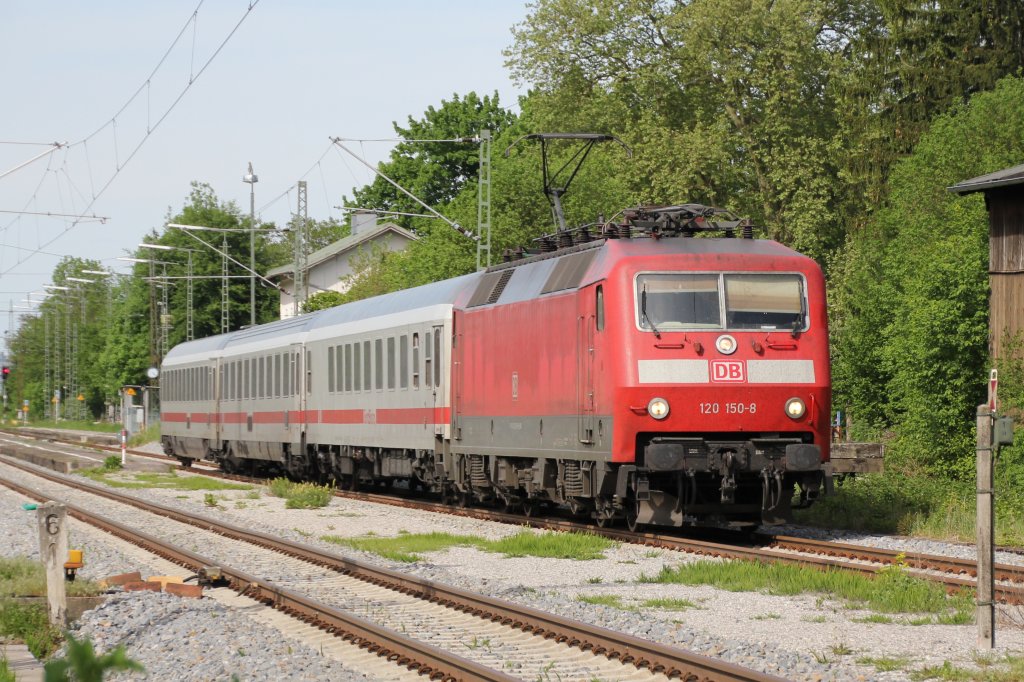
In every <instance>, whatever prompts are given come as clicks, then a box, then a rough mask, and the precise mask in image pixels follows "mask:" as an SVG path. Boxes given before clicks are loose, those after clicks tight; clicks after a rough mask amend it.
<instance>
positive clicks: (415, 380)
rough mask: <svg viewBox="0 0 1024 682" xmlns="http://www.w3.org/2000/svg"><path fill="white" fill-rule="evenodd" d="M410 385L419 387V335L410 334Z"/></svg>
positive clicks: (415, 387)
mask: <svg viewBox="0 0 1024 682" xmlns="http://www.w3.org/2000/svg"><path fill="white" fill-rule="evenodd" d="M412 387H413V388H414V389H417V388H419V387H420V335H419V332H417V333H415V334H413V335H412Z"/></svg>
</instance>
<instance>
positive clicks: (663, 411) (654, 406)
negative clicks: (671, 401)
mask: <svg viewBox="0 0 1024 682" xmlns="http://www.w3.org/2000/svg"><path fill="white" fill-rule="evenodd" d="M647 414H649V415H651V416H652V417H654V418H655V419H664V418H665V417H667V416H668V401H667V400H665V399H664V398H652V399H651V402H649V403H647Z"/></svg>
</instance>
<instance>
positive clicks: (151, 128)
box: [0, 0, 259, 275]
mask: <svg viewBox="0 0 1024 682" xmlns="http://www.w3.org/2000/svg"><path fill="white" fill-rule="evenodd" d="M258 4H259V0H250V1H249V3H248V5H247V7H246V9H245V12H244V13H243V14H242V16H241V18H240V19H239V20H238V21H237V22H236V23H235V25H234V26H233V27H232V28H231V30H230V31H229V32H228V34H227V36H225V37H224V39H223V40H222V41H221V42H220V43H219V44H218V45H217V47H216V49H215V50H214V51H213V53H212V54H211V55H210V56H209V57H208V58H207V59H206V60H205V61H204V62H203V63H202V65H201V66H200V67H199V69H198V70H196V69H195V64H194V63H193V64H192V66H191V68H190V73H189V79H188V82H187V83H186V84H185V85H184V86H183V87H182V88H181V91H180V92H179V93H178V95H177V97H175V98H174V100H173V101H172V102H171V103H170V105H168V106H167V108H166V109H165V110H164V111H163V113H162V114H161V115H160V116H159V118H157V120H156V121H155V122H154V121H152V120H151V118H150V116H151V114H150V113H148V112H147V121H146V130H145V133H144V134H143V135H142V137H141V139H139V141H138V143H137V144H136V145H135V146H134V147H133V148H131V150H130V152H129V153H128V154H127V156H125V158H124V159H123V160H122V159H121V156H120V151H119V149H117V146H116V126H117V119H118V116H120V115H121V114H122V113H123V112H124V111H125V110H126V109H127V108H128V107H129V106H130V105H131V104H132V102H134V101H135V100H136V98H138V96H139V94H140V93H142V92H143V91H146V90H148V88H149V87H150V85H151V82H152V79H153V77H154V76H155V75H156V73H157V72H158V71H159V70H160V68H161V67H162V66H163V64H164V62H165V61H166V60H167V57H168V55H170V53H171V52H172V51H173V49H174V47H175V46H176V45H177V44H178V42H179V41H180V40H181V36H182V35H184V33H185V31H186V30H187V29H188V26H189V25H192V26H193V30H195V26H196V23H197V20H198V13H199V9H200V8H201V7H202V5H203V2H202V0H201V1H200V3H199V4H198V5H197V6H196V9H195V10H193V12H192V14H191V15H189V19H188V20H187V21H186V22H185V25H184V26H183V27H182V29H181V30H180V31H179V32H178V35H177V36H176V37H175V39H174V41H173V42H172V43H171V45H170V47H168V49H167V50H166V51H165V53H164V55H163V56H162V57H161V59H160V61H159V62H158V63H157V65H156V67H155V68H154V69H153V71H152V72H151V73H150V75H149V77H148V78H147V79H146V80H145V81H144V82H143V84H142V85H141V86H139V88H138V89H136V91H135V93H134V94H132V96H131V97H129V98H128V100H127V101H126V102H125V103H124V105H123V106H122V107H121V108H120V109H118V111H117V113H115V114H114V116H113V117H112V118H111V119H109V120H108V121H107V122H106V123H104V124H103V125H102V126H100V127H99V128H97V129H96V130H95V131H93V132H92V133H91V134H90V135H88V136H86V137H85V138H83V139H82V140H79V141H78V142H75V143H72V144H70V145H64V146H63V147H61V148H63V149H65V150H66V149H67V148H68V147H77V146H82V147H83V149H84V150H87V147H86V145H87V143H88V141H89V140H91V139H92V138H94V137H95V136H96V135H98V134H99V133H100V132H101V131H103V130H104V129H106V128H108V127H112V128H113V130H114V131H115V157H116V162H115V170H114V172H113V173H112V174H111V176H110V177H109V178H107V180H106V182H104V183H103V184H102V185H100V187H99V190H98V191H96V190H93V192H92V198H91V199H90V200H89V202H88V204H87V205H86V207H85V208H84V209H83V210H82V211H81V213H82V214H86V213H88V211H90V210H91V209H92V207H93V205H95V203H96V201H97V200H98V199H99V198H100V197H101V196H102V195H103V194H104V193H105V192H106V190H107V189H108V188H109V187H110V185H111V184H112V183H113V182H114V180H115V179H116V178H117V177H118V176H119V175H120V174H121V172H122V171H123V170H124V168H125V167H126V166H127V165H128V163H130V162H131V160H132V159H133V158H134V157H135V155H136V154H137V153H138V152H139V150H140V149H141V148H142V146H143V145H144V144H145V143H146V141H147V140H148V139H149V138H150V137H151V136H152V134H153V133H154V132H155V131H156V130H157V128H159V127H160V124H161V123H163V121H164V120H166V118H167V117H168V116H169V115H170V113H171V112H172V111H174V109H175V108H176V107H177V105H178V103H179V102H181V100H182V98H183V97H184V96H185V94H186V93H187V92H188V91H189V90H190V89H191V88H192V86H193V85H194V84H195V83H196V81H197V80H198V79H199V77H200V76H202V75H203V73H204V72H205V71H206V69H207V68H208V67H209V66H210V64H211V63H212V62H213V60H214V59H216V58H217V56H218V55H219V54H220V53H221V51H222V50H223V49H224V47H225V45H227V43H228V42H229V41H230V40H231V38H232V37H233V36H234V35H235V33H236V32H237V31H238V29H239V28H240V27H241V25H242V23H243V22H244V21H245V19H246V18H248V16H249V15H250V14H251V13H252V11H253V9H255V7H256V6H257V5H258ZM54 151H56V149H54V150H47V151H46V152H44V155H46V154H52V153H53V152H54ZM64 163H65V164H66V163H67V159H66V158H65V161H64ZM49 170H50V168H49V166H48V167H47V172H48V171H49ZM89 176H90V186H93V187H94V186H95V185H94V183H93V179H92V172H91V165H90V172H89ZM44 179H45V175H44ZM41 186H42V181H41V182H40V184H39V186H37V188H36V192H35V193H34V194H33V196H32V198H31V199H30V200H29V203H31V202H32V201H33V200H34V199H35V198H36V196H37V195H38V189H39V187H41ZM15 220H17V218H16V219H15ZM80 222H81V220H78V219H73V220H72V221H71V222H70V224H68V225H67V226H66V227H65V228H64V229H63V230H61V231H59V232H58V233H57V234H56V235H54V236H53V237H51V238H49V239H46V240H45V241H42V242H41V243H40V244H39V246H38V248H37V249H36V250H32V251H30V252H29V254H28V255H27V256H26V257H24V258H21V259H19V260H17V262H15V263H14V265H11V266H9V267H8V268H6V269H4V270H2V271H0V275H5V274H8V273H10V272H11V271H12V270H14V269H15V268H16V267H18V266H19V265H21V264H22V263H24V262H26V261H27V260H29V259H30V258H32V256H33V255H36V254H39V253H42V252H43V251H42V250H43V249H45V248H46V247H47V246H49V245H50V244H52V243H53V242H55V241H57V240H58V239H60V238H61V237H62V236H64V235H65V234H67V233H68V232H69V231H70V230H72V229H74V228H75V227H76V226H77V225H78V224H79V223H80ZM11 224H13V223H11ZM10 226H11V225H7V226H6V227H5V228H3V229H4V230H6V229H9V228H10Z"/></svg>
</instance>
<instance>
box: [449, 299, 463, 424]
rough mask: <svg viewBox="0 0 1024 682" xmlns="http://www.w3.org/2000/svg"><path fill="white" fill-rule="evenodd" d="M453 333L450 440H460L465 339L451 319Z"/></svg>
mask: <svg viewBox="0 0 1024 682" xmlns="http://www.w3.org/2000/svg"><path fill="white" fill-rule="evenodd" d="M452 326H453V328H454V329H453V331H454V333H453V334H452V372H451V377H452V440H462V391H463V386H464V377H463V376H462V374H463V372H464V371H465V367H464V362H463V357H464V354H465V352H466V351H465V339H463V338H462V334H461V333H459V325H457V324H456V321H455V319H454V318H453V319H452Z"/></svg>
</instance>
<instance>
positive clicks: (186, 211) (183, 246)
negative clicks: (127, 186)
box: [101, 182, 280, 390]
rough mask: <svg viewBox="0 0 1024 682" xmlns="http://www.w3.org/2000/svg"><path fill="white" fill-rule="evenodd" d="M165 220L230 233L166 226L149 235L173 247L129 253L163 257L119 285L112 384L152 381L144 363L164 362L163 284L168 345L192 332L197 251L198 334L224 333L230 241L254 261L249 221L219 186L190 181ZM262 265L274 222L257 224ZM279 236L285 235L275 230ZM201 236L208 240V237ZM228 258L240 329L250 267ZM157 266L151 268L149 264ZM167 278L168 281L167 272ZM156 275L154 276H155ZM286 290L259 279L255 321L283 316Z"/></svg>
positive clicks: (108, 371) (107, 358) (232, 324)
mask: <svg viewBox="0 0 1024 682" xmlns="http://www.w3.org/2000/svg"><path fill="white" fill-rule="evenodd" d="M165 222H167V223H176V224H184V225H198V226H202V227H210V228H215V229H219V230H229V231H224V232H210V231H186V230H180V229H177V228H167V229H165V230H163V231H159V232H158V231H157V230H153V231H152V232H151V233H150V234H149V235H148V236H147V237H146V240H145V241H146V242H147V243H151V244H156V245H159V246H163V247H171V248H170V249H169V250H168V249H144V248H139V249H137V250H136V251H135V252H133V253H132V254H131V255H133V256H135V257H137V258H140V259H149V260H157V261H161V263H157V264H155V265H153V264H149V263H138V264H136V265H135V266H134V267H133V269H132V273H131V274H132V276H131V277H129V278H126V280H125V281H124V283H123V284H122V285H121V291H120V292H119V293H120V299H119V305H118V306H117V310H116V312H115V314H114V316H113V319H112V320H111V322H110V327H111V330H112V333H111V335H110V337H109V342H108V344H107V346H106V349H105V352H104V355H103V360H102V362H101V366H102V368H103V372H104V375H105V376H106V377H107V381H108V385H109V386H110V389H111V390H116V389H117V388H120V387H121V386H123V385H126V384H141V383H145V382H146V375H145V372H146V369H147V368H148V367H150V366H152V365H154V364H156V363H158V362H159V360H160V356H159V347H158V340H159V333H160V318H159V315H160V313H161V309H160V308H161V301H162V291H161V289H160V287H161V286H168V287H169V289H168V311H167V313H168V314H170V315H171V320H172V326H171V329H170V333H169V334H168V337H169V338H168V344H167V347H168V349H169V348H171V347H173V346H174V345H176V344H178V343H181V342H182V341H184V340H185V339H186V337H187V325H186V320H187V307H188V305H187V304H188V300H187V299H188V281H187V279H186V275H187V262H188V259H189V255H190V251H191V259H192V275H193V292H192V293H193V302H192V310H193V323H194V334H195V338H203V337H206V336H212V335H214V334H219V333H220V331H221V310H222V287H223V283H224V280H223V277H222V256H221V254H220V253H218V250H223V247H224V244H225V241H226V243H227V253H228V254H229V255H230V256H231V258H233V259H234V260H235V261H238V263H242V264H244V265H245V266H246V267H247V266H248V264H249V238H250V235H249V232H248V227H249V220H248V217H247V216H243V215H242V213H241V211H240V210H239V209H238V207H237V206H236V205H235V204H234V203H233V202H222V201H220V200H219V199H218V198H217V195H216V193H215V192H214V190H213V188H212V187H210V186H209V185H207V184H203V183H197V182H193V183H192V190H191V192H190V194H189V197H188V202H187V203H186V204H185V205H184V206H183V207H182V208H181V210H179V211H177V212H176V213H171V212H170V211H169V212H168V215H167V216H166V218H165ZM257 229H258V231H257V233H256V254H255V255H256V271H257V272H258V273H264V272H266V271H267V270H268V269H269V268H270V259H271V257H272V256H273V248H272V246H271V237H269V236H268V235H274V225H273V224H269V223H268V224H261V225H258V226H257ZM274 238H276V239H278V240H279V239H280V238H279V237H278V236H277V235H275V236H274ZM200 240H202V241H200ZM203 242H206V243H205V244H204V243H203ZM238 263H235V262H229V268H228V275H229V278H230V279H229V285H228V320H229V329H230V330H232V331H234V330H237V329H239V328H241V327H243V326H246V325H248V324H249V319H250V314H249V285H250V280H249V272H248V271H247V270H246V269H245V268H243V267H242V266H241V265H239V264H238ZM151 268H152V270H151ZM165 273H166V276H167V278H168V279H167V280H166V284H164V281H165V280H163V276H164V274H165ZM151 276H155V277H156V279H152V278H151ZM279 300H280V297H279V294H278V292H277V290H276V289H274V288H271V287H269V286H267V285H266V284H265V283H263V282H261V281H260V280H258V279H257V283H256V307H257V311H256V312H257V314H256V321H257V323H258V324H259V323H263V322H269V321H271V320H274V319H277V313H278V303H279Z"/></svg>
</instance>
